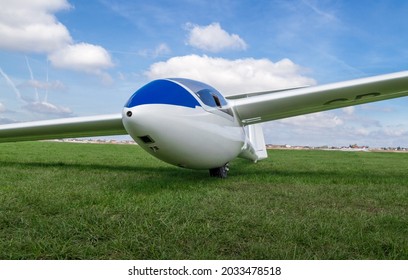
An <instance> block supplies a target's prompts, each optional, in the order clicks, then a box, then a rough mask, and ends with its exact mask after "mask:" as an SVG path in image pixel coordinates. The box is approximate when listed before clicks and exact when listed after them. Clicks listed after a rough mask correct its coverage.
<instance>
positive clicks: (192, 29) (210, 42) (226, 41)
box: [186, 22, 247, 52]
mask: <svg viewBox="0 0 408 280" xmlns="http://www.w3.org/2000/svg"><path fill="white" fill-rule="evenodd" d="M186 28H187V30H188V31H189V34H188V38H187V44H188V45H190V46H193V47H195V48H198V49H201V50H204V51H210V52H220V51H223V50H245V49H246V48H247V44H246V43H245V41H244V40H243V39H241V37H239V36H238V35H237V34H229V33H228V32H226V31H225V30H224V29H222V28H221V26H220V24H219V23H217V22H215V23H211V24H210V25H207V26H199V25H195V24H192V23H187V24H186Z"/></svg>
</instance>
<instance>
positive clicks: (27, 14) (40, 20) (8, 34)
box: [0, 0, 72, 53]
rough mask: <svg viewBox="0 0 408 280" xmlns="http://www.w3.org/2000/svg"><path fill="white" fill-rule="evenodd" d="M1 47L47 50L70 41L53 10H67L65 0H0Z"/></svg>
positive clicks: (35, 50) (67, 6) (55, 48)
mask: <svg viewBox="0 0 408 280" xmlns="http://www.w3.org/2000/svg"><path fill="white" fill-rule="evenodd" d="M0 6H1V7H2V8H1V10H0V38H2V40H0V48H1V49H6V50H12V51H21V52H40V53H44V52H45V53H48V52H52V51H55V50H57V49H58V48H60V47H62V46H65V45H67V44H70V43H71V42H72V38H71V36H70V34H69V31H68V30H67V28H66V27H65V26H64V25H63V24H62V23H60V22H58V20H57V19H56V18H55V16H54V15H53V13H55V12H57V11H60V10H65V9H69V8H70V5H69V4H68V3H67V2H66V1H65V0H55V1H48V0H36V1H22V0H15V1H7V0H0Z"/></svg>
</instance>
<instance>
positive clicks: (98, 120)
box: [0, 114, 127, 142]
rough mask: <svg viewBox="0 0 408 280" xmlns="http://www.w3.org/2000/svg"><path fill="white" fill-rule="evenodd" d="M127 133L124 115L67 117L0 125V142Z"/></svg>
mask: <svg viewBox="0 0 408 280" xmlns="http://www.w3.org/2000/svg"><path fill="white" fill-rule="evenodd" d="M121 134H127V132H126V130H125V128H124V127H123V124H122V115H121V114H114V115H100V116H92V117H77V118H66V119H56V120H46V121H36V122H26V123H14V124H6V125H1V126H0V142H15V141H30V140H45V139H58V138H71V137H89V136H106V135H121Z"/></svg>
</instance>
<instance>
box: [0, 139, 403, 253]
mask: <svg viewBox="0 0 408 280" xmlns="http://www.w3.org/2000/svg"><path fill="white" fill-rule="evenodd" d="M230 167H231V172H230V174H229V177H228V178H227V179H224V180H222V179H217V178H210V177H209V176H208V171H192V170H186V169H180V168H177V167H173V166H169V165H167V164H165V163H162V162H160V161H158V160H156V159H154V158H152V157H151V156H150V155H148V154H146V153H145V152H144V151H142V150H141V149H140V148H139V147H137V146H134V145H96V144H70V143H53V142H26V143H8V144H1V145H0V259H408V172H407V171H408V154H396V153H363V152H350V153H346V152H334V151H286V150H285V151H284V150H273V151H270V152H269V159H268V160H266V161H262V162H259V163H257V164H251V163H249V162H247V161H244V160H239V159H238V160H235V161H233V162H232V163H231V164H230Z"/></svg>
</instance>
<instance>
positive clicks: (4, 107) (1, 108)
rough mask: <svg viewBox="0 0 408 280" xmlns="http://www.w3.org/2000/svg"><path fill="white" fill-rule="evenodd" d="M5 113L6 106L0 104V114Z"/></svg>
mask: <svg viewBox="0 0 408 280" xmlns="http://www.w3.org/2000/svg"><path fill="white" fill-rule="evenodd" d="M5 111H6V106H4V105H3V103H1V102H0V113H3V112H5Z"/></svg>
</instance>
